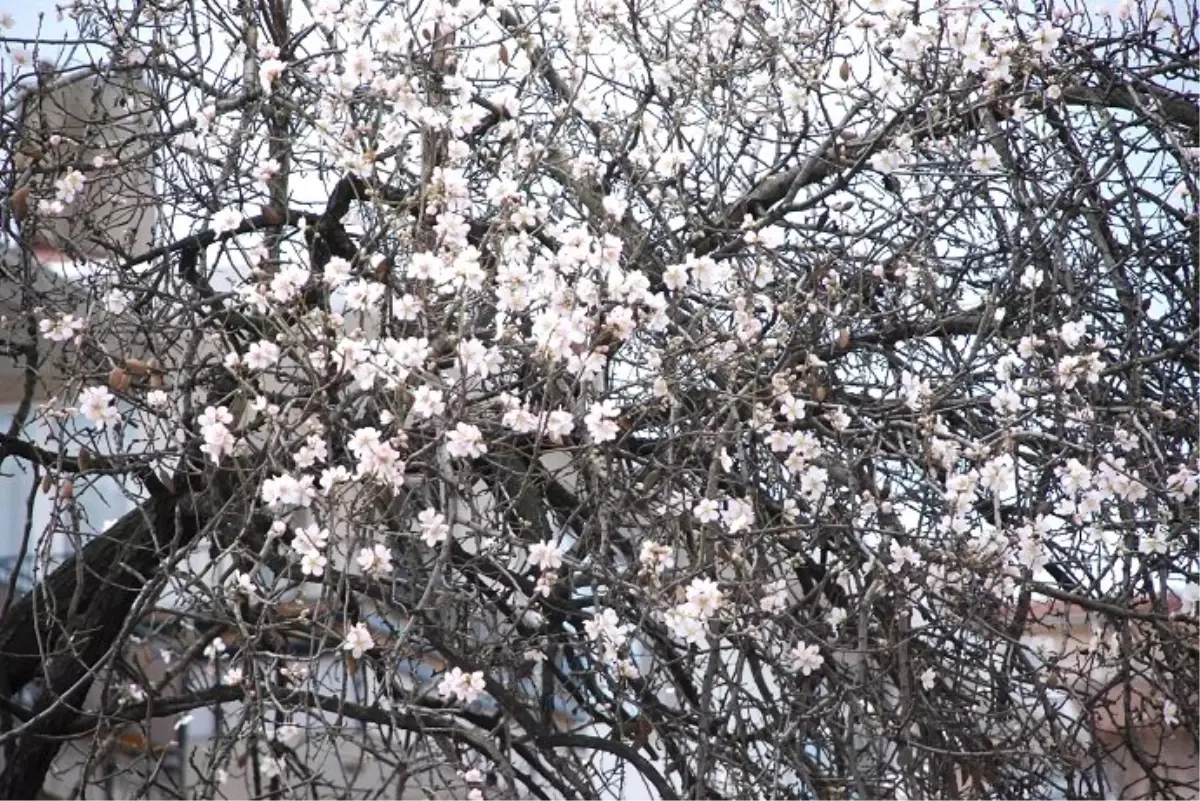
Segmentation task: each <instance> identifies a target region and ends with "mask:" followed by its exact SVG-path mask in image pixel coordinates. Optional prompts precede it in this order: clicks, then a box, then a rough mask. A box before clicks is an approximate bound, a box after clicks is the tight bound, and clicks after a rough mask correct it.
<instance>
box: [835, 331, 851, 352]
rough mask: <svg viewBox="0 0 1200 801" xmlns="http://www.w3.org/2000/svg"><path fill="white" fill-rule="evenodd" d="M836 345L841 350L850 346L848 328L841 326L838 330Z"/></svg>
mask: <svg viewBox="0 0 1200 801" xmlns="http://www.w3.org/2000/svg"><path fill="white" fill-rule="evenodd" d="M837 346H838V348H839V349H841V350H845V349H846V348H848V347H850V329H849V328H843V329H842V330H841V331H838V337H837Z"/></svg>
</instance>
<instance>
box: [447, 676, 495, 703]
mask: <svg viewBox="0 0 1200 801" xmlns="http://www.w3.org/2000/svg"><path fill="white" fill-rule="evenodd" d="M485 689H487V683H486V682H485V681H484V678H483V671H481V670H476V671H474V672H473V673H466V672H464V671H463V669H462V668H458V667H455V668H451V670H450V672H449V673H447V674H446V675H445V676H442V680H441V681H440V682H439V683H438V694H439V695H440V696H442V697H443V698H446V699H449V700H451V701H461V702H462V703H464V704H471V703H474V702H475V700H476V699H477V698H479V696H481V695H483V691H484V690H485Z"/></svg>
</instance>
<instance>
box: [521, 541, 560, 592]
mask: <svg viewBox="0 0 1200 801" xmlns="http://www.w3.org/2000/svg"><path fill="white" fill-rule="evenodd" d="M562 558H563V551H562V548H560V547H559V546H558V545H556V544H555V543H553V542H551V541H549V540H547V541H545V542H537V543H534V544H533V545H530V546H529V562H530V564H532V565H534V566H535V567H536V568H537V569H538V571H539V574H538V580H537V586H536V588H535V591H536V592H539V593H541V594H542V595H543V596H545V597H549V596H550V592H551V590H553V589H554V585H555V584H556V583H557V582H558V572H557V571H558V569H559V568H560V567H562V563H563V559H562Z"/></svg>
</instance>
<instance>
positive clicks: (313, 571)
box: [300, 553, 329, 576]
mask: <svg viewBox="0 0 1200 801" xmlns="http://www.w3.org/2000/svg"><path fill="white" fill-rule="evenodd" d="M328 563H329V560H328V559H327V558H326V557H325V555H324V554H319V553H306V554H303V555H302V556H301V557H300V572H301V573H303V574H304V575H306V576H320V575H322V574H324V572H325V565H326V564H328Z"/></svg>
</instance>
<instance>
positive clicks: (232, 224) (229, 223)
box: [210, 209, 245, 234]
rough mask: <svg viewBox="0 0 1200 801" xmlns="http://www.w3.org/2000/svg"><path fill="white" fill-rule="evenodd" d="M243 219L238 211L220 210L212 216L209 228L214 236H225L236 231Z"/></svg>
mask: <svg viewBox="0 0 1200 801" xmlns="http://www.w3.org/2000/svg"><path fill="white" fill-rule="evenodd" d="M243 219H245V218H244V217H243V216H242V213H241V212H240V211H237V210H235V209H221V210H220V211H218V212H217V213H216V214H214V215H213V218H212V223H211V225H210V227H211V228H212V231H213V233H215V234H227V233H229V232H231V231H236V230H237V229H238V227H239V226H240V225H241V224H242V220H243Z"/></svg>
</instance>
